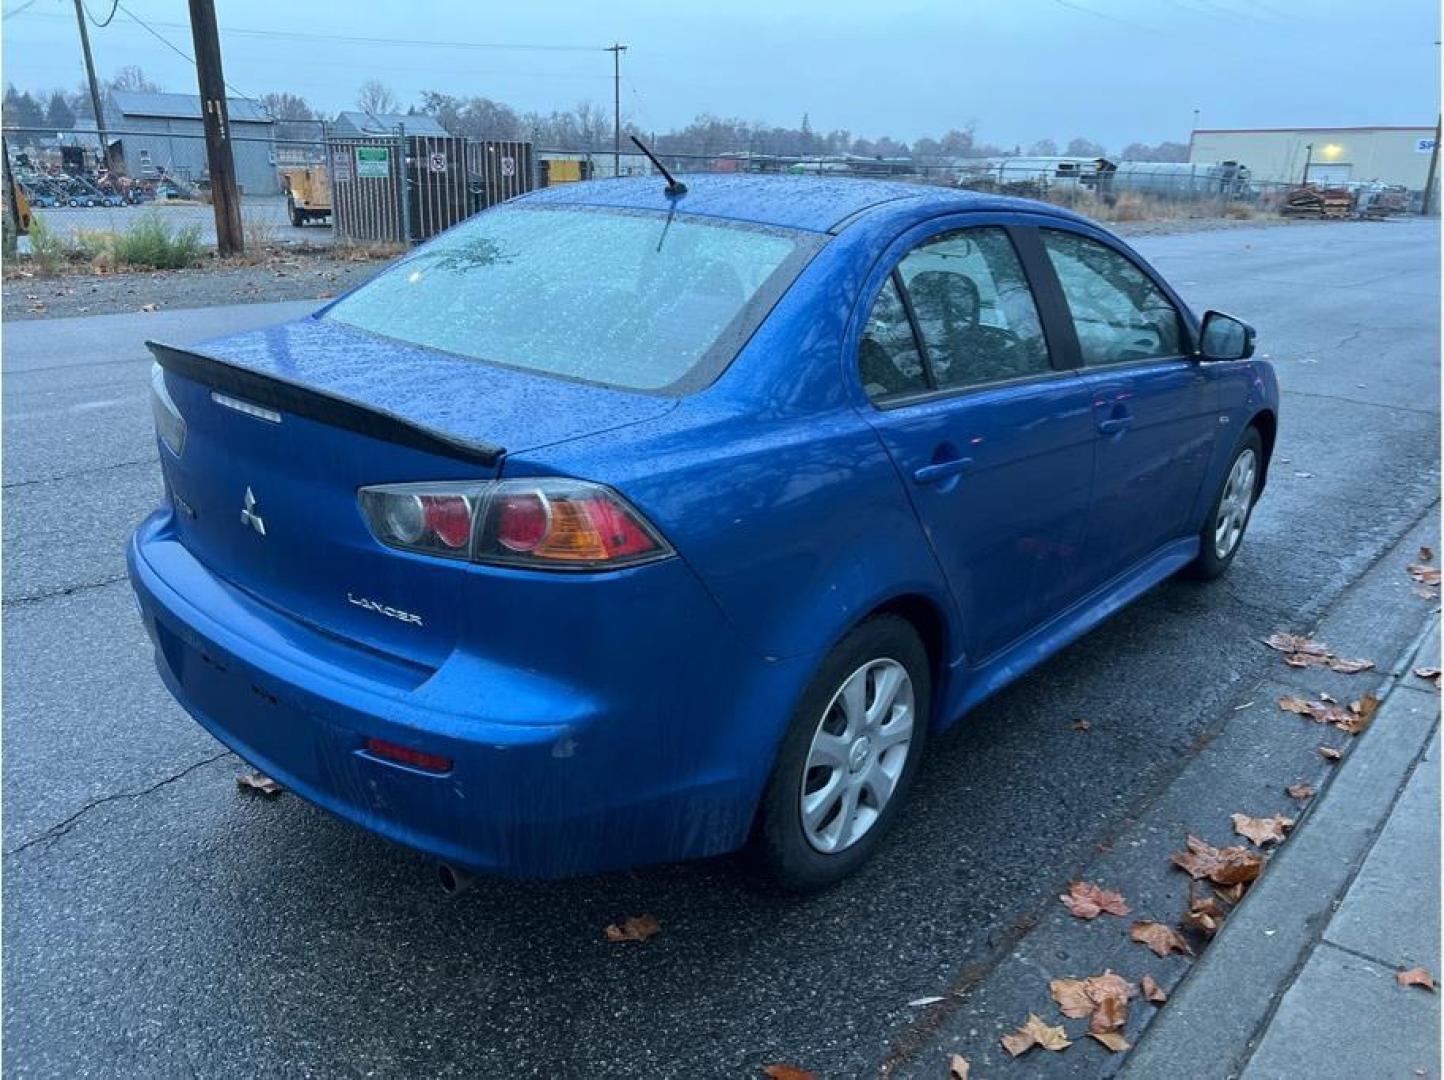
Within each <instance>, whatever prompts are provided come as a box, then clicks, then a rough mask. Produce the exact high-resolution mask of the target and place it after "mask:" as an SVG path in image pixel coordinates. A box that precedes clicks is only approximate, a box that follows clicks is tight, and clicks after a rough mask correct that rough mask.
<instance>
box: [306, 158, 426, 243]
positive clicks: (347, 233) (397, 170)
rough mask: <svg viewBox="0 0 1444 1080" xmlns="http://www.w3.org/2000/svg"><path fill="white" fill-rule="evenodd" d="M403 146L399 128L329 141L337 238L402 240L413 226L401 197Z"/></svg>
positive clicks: (327, 159)
mask: <svg viewBox="0 0 1444 1080" xmlns="http://www.w3.org/2000/svg"><path fill="white" fill-rule="evenodd" d="M404 149H405V145H404V142H403V140H402V139H401V137H400V134H399V133H398V134H396V135H378V136H363V137H360V138H343V139H337V138H332V139H328V140H327V141H326V168H327V171H328V172H329V173H330V174H331V199H332V209H333V211H334V215H333V220H334V221H335V223H336V225H335V228H336V236H337V237H339V238H342V239H345V240H352V241H363V242H375V243H383V244H399V243H401V242H402V241H403V239H404V238H405V236H406V234H407V231H408V230H407V229H406V222H405V207H403V205H402V202H401V198H400V191H401V181H402V177H403V175H404V172H403V169H404V167H405V166H404V160H403V159H404Z"/></svg>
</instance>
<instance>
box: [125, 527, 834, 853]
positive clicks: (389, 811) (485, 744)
mask: <svg viewBox="0 0 1444 1080" xmlns="http://www.w3.org/2000/svg"><path fill="white" fill-rule="evenodd" d="M128 564H129V569H130V578H131V582H132V585H133V587H134V589H135V593H136V597H137V600H138V602H139V605H140V608H141V612H142V616H143V618H144V621H145V626H146V630H147V632H148V633H149V634H150V636H151V639H152V641H153V642H154V644H155V647H156V650H155V651H156V665H157V668H158V670H159V672H160V675H161V677H162V679H163V680H164V681H165V684H166V686H167V687H168V688H169V689H170V691H171V693H172V694H174V695H175V697H176V699H177V700H178V701H179V702H180V703H181V705H183V706H184V707H185V708H186V710H187V711H188V712H190V714H191V715H192V716H194V717H195V718H196V720H197V721H199V722H200V723H201V724H202V725H203V726H204V727H205V728H206V729H207V730H209V731H210V732H211V733H212V734H213V735H214V736H215V737H216V738H217V739H219V740H220V741H221V742H223V743H225V744H226V745H227V746H229V747H230V748H231V749H233V750H234V751H235V752H236V753H237V754H239V755H240V756H241V757H242V758H244V759H246V760H247V761H248V762H250V763H251V764H253V765H255V766H256V767H257V768H259V769H261V770H263V771H264V772H266V773H267V774H268V775H270V776H273V777H274V778H275V779H276V780H278V781H279V782H280V783H281V784H282V785H284V786H285V787H286V788H287V789H289V790H290V791H293V792H295V793H296V794H298V795H300V796H302V797H303V798H305V799H307V800H309V801H310V802H313V803H315V804H316V805H318V806H320V807H322V808H324V809H326V810H329V811H331V812H332V813H334V814H336V815H338V816H340V817H342V818H344V819H346V820H348V821H351V822H353V823H354V824H357V825H360V826H362V827H364V828H367V829H370V830H372V831H373V832H376V833H379V834H381V835H382V836H385V837H387V838H388V839H391V840H393V841H396V842H398V843H401V844H404V845H406V846H409V847H412V848H416V849H418V850H420V851H423V852H427V853H429V854H431V855H434V856H436V857H438V858H440V859H444V860H446V861H449V862H454V863H456V864H458V865H460V866H465V867H468V868H471V869H473V870H478V871H482V872H493V873H503V874H513V875H519V876H535V877H551V876H563V875H571V874H583V873H593V872H597V871H602V870H609V869H616V868H621V867H625V866H631V865H637V864H640V863H646V862H656V861H665V860H672V859H681V858H690V857H698V856H705V855H712V854H719V853H722V852H725V851H729V850H732V849H734V848H736V847H738V846H740V845H741V843H742V842H743V841H744V840H745V838H746V834H747V830H748V827H749V825H750V821H751V817H752V812H753V809H754V807H755V805H756V801H757V798H758V796H759V793H760V791H761V787H762V785H763V783H764V782H765V779H766V775H767V771H768V769H769V768H770V763H771V760H772V756H773V752H774V750H775V747H776V744H777V741H778V739H779V738H780V737H781V733H782V730H783V727H784V726H785V722H786V719H787V717H788V716H789V715H790V713H791V709H792V703H793V702H794V701H795V700H796V696H797V695H798V694H800V692H801V686H802V680H805V678H806V676H807V672H808V671H809V670H810V666H809V665H805V664H804V663H800V662H789V663H786V664H782V663H777V662H771V661H765V660H762V659H760V658H758V657H757V656H755V655H754V654H752V653H750V652H749V651H748V650H745V649H743V648H742V647H741V646H740V643H739V642H738V641H737V640H736V635H735V633H734V632H733V630H732V628H731V626H730V624H728V623H727V622H726V621H725V619H724V618H723V617H722V616H721V614H720V613H719V612H718V611H717V609H716V607H715V605H714V604H713V603H712V602H711V600H710V598H709V597H708V596H707V594H706V593H705V591H704V590H703V589H702V588H701V586H700V584H699V583H697V582H696V581H695V579H694V578H693V577H692V574H691V571H690V570H688V569H687V568H686V567H685V565H683V564H682V563H681V562H680V561H679V560H670V561H669V562H668V563H660V564H654V565H653V566H651V567H642V568H638V571H639V572H650V573H652V574H654V575H655V577H656V580H655V581H652V582H649V583H648V587H647V588H646V589H645V590H641V592H643V593H651V592H652V589H653V587H655V588H656V589H659V590H664V592H663V593H662V594H661V595H665V596H666V597H667V601H666V602H665V603H659V604H657V605H656V607H657V609H658V610H659V612H664V613H665V614H663V615H661V616H659V618H658V621H657V622H656V623H655V624H654V625H650V626H637V625H635V619H632V620H630V621H629V622H628V624H627V626H626V634H627V647H628V650H629V652H630V651H635V652H637V654H638V655H639V656H641V657H643V658H645V659H644V660H643V661H642V662H641V663H639V664H636V665H633V666H632V667H631V669H630V670H625V669H623V670H619V671H618V672H617V680H616V682H615V684H610V685H606V686H581V685H577V684H575V683H574V682H569V681H567V680H566V679H565V678H563V677H560V676H558V675H556V674H554V673H553V674H546V673H542V672H539V671H538V670H536V669H527V670H523V669H522V668H520V667H518V666H516V665H501V664H498V663H496V662H494V661H490V660H488V659H487V658H486V657H485V656H483V655H480V654H479V653H477V652H475V651H470V650H468V649H467V648H466V647H464V646H463V647H459V648H458V649H457V650H456V651H455V652H454V653H453V654H452V656H451V657H450V658H449V659H448V660H447V661H446V662H445V663H444V664H443V665H442V666H441V667H440V668H438V669H436V670H434V671H432V670H428V669H425V668H420V667H414V666H413V665H410V664H408V663H405V662H402V661H399V660H396V659H393V658H390V657H387V656H383V655H381V654H378V653H373V652H371V651H369V650H366V649H363V648H359V647H356V646H354V645H351V644H348V643H346V642H343V641H339V640H337V639H335V638H333V637H331V636H329V635H327V634H324V633H322V632H320V631H317V630H314V629H311V628H309V627H307V626H305V625H304V624H302V623H300V622H298V621H297V620H295V619H292V618H290V617H288V616H286V615H283V614H281V613H279V612H277V611H275V610H273V609H271V608H269V607H268V606H266V605H264V604H262V603H260V602H259V601H257V600H255V599H254V598H252V597H251V596H249V595H248V594H246V593H245V592H243V591H241V590H238V589H236V588H234V587H233V586H231V585H229V584H228V583H226V582H224V581H223V580H221V579H220V578H218V577H216V576H215V575H214V574H212V573H211V572H210V571H209V570H208V569H207V568H206V567H204V566H203V565H201V564H200V563H199V562H197V561H196V560H195V559H194V558H193V557H192V556H191V555H190V553H189V552H188V551H187V550H186V548H185V547H184V546H183V545H181V544H180V543H179V541H177V540H176V539H175V536H174V534H173V533H172V531H171V529H170V514H169V512H165V511H163V512H161V513H158V514H156V515H154V516H152V517H151V518H149V519H148V520H147V521H146V522H144V523H143V524H142V525H141V527H140V528H139V529H138V530H137V531H136V533H135V536H134V537H133V538H132V541H131V544H130V547H129V551H128ZM659 572H660V573H659ZM621 573H622V574H625V573H628V572H627V571H623V572H621ZM614 576H615V575H614ZM581 587H584V588H585V587H587V586H586V585H582V586H581ZM628 591H629V593H630V594H632V595H634V596H635V595H636V594H637V593H638V592H639V590H638V589H637V584H636V582H635V581H634V582H633V583H632V584H631V585H630V586H629V589H628ZM679 597H680V598H681V599H680V603H679ZM619 601H620V598H619ZM607 606H608V605H607V604H605V603H603V604H601V605H596V604H591V605H588V607H589V608H595V609H597V610H601V611H603V612H605V611H606V609H607ZM679 613H681V614H679ZM679 618H680V619H681V620H682V621H681V622H680V624H679ZM582 629H583V630H585V629H586V628H582ZM572 640H574V641H580V642H582V643H583V645H581V646H574V647H585V642H587V641H588V637H587V635H586V634H585V633H583V634H581V635H578V636H576V637H574V638H573V639H572ZM553 659H555V658H553ZM595 669H596V665H586V664H583V665H579V670H583V671H588V670H595ZM639 672H645V673H647V674H646V677H639V674H638V673H639ZM478 709H480V710H481V713H479V712H478ZM369 737H376V738H381V739H387V740H390V741H392V742H396V743H401V744H403V745H406V746H410V747H414V748H416V749H418V750H422V751H425V752H427V753H432V754H440V755H442V756H444V757H447V758H450V759H451V760H452V761H453V762H454V767H453V768H452V770H451V771H450V772H448V773H445V774H441V775H437V774H433V773H426V772H422V771H419V770H416V769H413V768H409V767H407V766H404V765H401V764H397V763H395V762H391V761H386V760H382V759H378V758H375V757H372V756H370V755H369V754H368V753H367V752H366V750H365V744H366V740H367V738H369Z"/></svg>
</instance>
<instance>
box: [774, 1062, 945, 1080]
mask: <svg viewBox="0 0 1444 1080" xmlns="http://www.w3.org/2000/svg"><path fill="white" fill-rule="evenodd" d="M762 1075H763V1076H766V1077H768V1080H818V1076H817V1074H816V1073H815V1072H809V1071H808V1070H807V1069H799V1068H798V1067H797V1066H796V1065H764V1066H762ZM964 1080H966V1078H964Z"/></svg>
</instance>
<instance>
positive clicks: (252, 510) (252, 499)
mask: <svg viewBox="0 0 1444 1080" xmlns="http://www.w3.org/2000/svg"><path fill="white" fill-rule="evenodd" d="M241 524H242V525H249V526H250V527H251V528H253V529H255V530H256V532H258V533H259V534H260V535H262V536H265V535H266V521H265V519H264V518H263V517H261V515H260V514H258V513H256V493H255V492H254V491H252V490H251V489H250V487H249V486H248V487H247V488H246V497H245V499H243V500H242V502H241Z"/></svg>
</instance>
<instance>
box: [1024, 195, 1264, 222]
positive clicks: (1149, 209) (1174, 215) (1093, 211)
mask: <svg viewBox="0 0 1444 1080" xmlns="http://www.w3.org/2000/svg"><path fill="white" fill-rule="evenodd" d="M1047 200H1048V201H1049V202H1051V203H1055V204H1057V205H1058V206H1066V207H1067V208H1068V209H1070V210H1074V211H1077V212H1078V213H1080V214H1082V215H1084V216H1085V217H1090V218H1092V219H1093V220H1094V221H1107V222H1122V221H1184V220H1188V219H1190V218H1220V217H1224V218H1233V219H1234V220H1238V221H1251V220H1253V219H1255V218H1258V217H1262V216H1265V211H1262V210H1260V209H1259V208H1258V207H1256V206H1254V205H1253V204H1252V203H1246V202H1227V203H1225V202H1221V201H1220V200H1217V199H1197V200H1187V201H1174V200H1170V199H1160V198H1158V197H1157V196H1153V195H1145V194H1143V193H1141V192H1136V191H1125V192H1123V193H1122V194H1119V195H1115V196H1113V197H1111V198H1099V197H1098V196H1097V195H1095V194H1094V193H1093V192H1091V191H1078V190H1077V189H1072V190H1055V191H1053V192H1050V193H1049V194H1048V196H1047Z"/></svg>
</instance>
